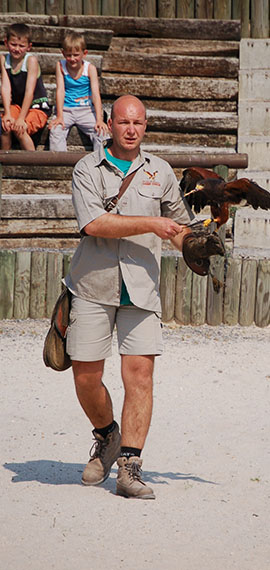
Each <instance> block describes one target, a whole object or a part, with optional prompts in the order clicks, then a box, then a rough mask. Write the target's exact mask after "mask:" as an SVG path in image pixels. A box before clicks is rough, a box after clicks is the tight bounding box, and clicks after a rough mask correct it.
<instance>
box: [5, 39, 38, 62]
mask: <svg viewBox="0 0 270 570" xmlns="http://www.w3.org/2000/svg"><path fill="white" fill-rule="evenodd" d="M31 45H32V44H31V43H29V41H28V39H27V38H24V37H17V36H10V38H9V39H5V46H6V48H7V49H8V51H9V53H10V55H11V57H12V59H14V60H16V61H20V60H21V59H23V58H24V56H25V54H26V52H27V51H30V49H31Z"/></svg>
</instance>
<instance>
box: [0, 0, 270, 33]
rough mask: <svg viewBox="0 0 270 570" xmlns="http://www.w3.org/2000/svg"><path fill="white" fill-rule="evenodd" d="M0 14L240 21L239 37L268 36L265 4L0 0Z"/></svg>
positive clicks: (246, 0)
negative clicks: (24, 13) (25, 13)
mask: <svg viewBox="0 0 270 570" xmlns="http://www.w3.org/2000/svg"><path fill="white" fill-rule="evenodd" d="M0 11H1V12H17V13H18V12H28V13H30V14H48V15H52V16H53V15H55V16H57V15H58V14H66V15H70V14H82V15H104V16H129V17H134V16H135V17H141V18H191V19H193V18H199V19H217V20H233V19H239V20H241V29H242V33H241V35H242V37H253V38H266V37H268V36H269V0H0Z"/></svg>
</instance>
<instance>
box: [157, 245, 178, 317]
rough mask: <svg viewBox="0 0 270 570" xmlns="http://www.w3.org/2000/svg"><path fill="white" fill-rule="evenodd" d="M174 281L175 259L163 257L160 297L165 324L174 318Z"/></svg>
mask: <svg viewBox="0 0 270 570" xmlns="http://www.w3.org/2000/svg"><path fill="white" fill-rule="evenodd" d="M175 281H176V258H175V257H174V256H164V257H162V258H161V274H160V297H161V307H162V320H163V321H164V322H165V323H166V322H168V321H171V320H172V319H173V317H174V304H175Z"/></svg>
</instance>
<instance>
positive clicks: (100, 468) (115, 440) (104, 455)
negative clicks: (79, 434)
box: [82, 424, 121, 485]
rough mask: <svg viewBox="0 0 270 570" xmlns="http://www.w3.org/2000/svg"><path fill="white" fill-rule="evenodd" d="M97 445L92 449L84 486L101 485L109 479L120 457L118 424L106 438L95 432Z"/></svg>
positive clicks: (84, 475) (83, 481) (85, 471)
mask: <svg viewBox="0 0 270 570" xmlns="http://www.w3.org/2000/svg"><path fill="white" fill-rule="evenodd" d="M92 433H93V436H94V438H95V440H96V441H95V443H94V444H93V445H92V447H91V449H90V461H89V463H87V465H86V467H85V469H84V472H83V475H82V483H83V484H84V485H99V484H100V483H103V481H105V479H107V477H109V474H110V470H111V467H112V465H113V463H114V462H115V461H116V459H117V458H118V457H119V455H120V442H121V435H120V433H119V426H118V424H116V426H115V428H114V430H113V431H111V432H110V433H109V434H108V435H107V437H106V438H104V437H102V435H100V434H99V433H97V432H96V431H95V430H93V432H92Z"/></svg>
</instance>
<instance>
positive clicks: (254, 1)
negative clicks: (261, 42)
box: [251, 0, 269, 38]
mask: <svg viewBox="0 0 270 570" xmlns="http://www.w3.org/2000/svg"><path fill="white" fill-rule="evenodd" d="M268 11H269V0H251V37H252V38H268V35H269V13H268Z"/></svg>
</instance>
